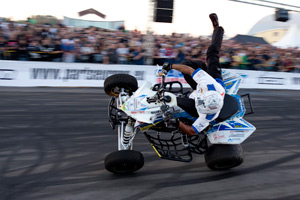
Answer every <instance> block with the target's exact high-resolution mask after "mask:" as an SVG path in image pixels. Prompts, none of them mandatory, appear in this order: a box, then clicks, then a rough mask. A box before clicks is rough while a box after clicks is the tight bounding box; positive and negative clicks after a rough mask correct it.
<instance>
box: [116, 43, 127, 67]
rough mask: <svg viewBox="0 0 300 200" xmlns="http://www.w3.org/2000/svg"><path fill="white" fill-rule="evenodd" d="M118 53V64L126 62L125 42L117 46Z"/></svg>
mask: <svg viewBox="0 0 300 200" xmlns="http://www.w3.org/2000/svg"><path fill="white" fill-rule="evenodd" d="M117 54H118V63H119V64H128V56H129V48H128V47H127V45H126V44H125V43H120V44H119V47H118V48H117Z"/></svg>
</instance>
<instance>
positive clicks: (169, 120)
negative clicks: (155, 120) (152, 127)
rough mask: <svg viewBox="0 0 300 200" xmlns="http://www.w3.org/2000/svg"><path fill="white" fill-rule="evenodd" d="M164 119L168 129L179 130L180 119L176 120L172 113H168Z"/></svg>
mask: <svg viewBox="0 0 300 200" xmlns="http://www.w3.org/2000/svg"><path fill="white" fill-rule="evenodd" d="M163 119H164V122H165V125H166V127H170V128H178V126H179V119H178V118H176V117H174V116H173V115H172V114H171V113H169V112H166V113H165V114H164V115H163Z"/></svg>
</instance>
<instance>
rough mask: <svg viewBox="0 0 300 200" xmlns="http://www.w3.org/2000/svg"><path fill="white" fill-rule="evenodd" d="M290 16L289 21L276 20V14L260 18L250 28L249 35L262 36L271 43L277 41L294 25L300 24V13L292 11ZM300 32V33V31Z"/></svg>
mask: <svg viewBox="0 0 300 200" xmlns="http://www.w3.org/2000/svg"><path fill="white" fill-rule="evenodd" d="M289 17H290V19H289V20H288V21H286V22H279V21H275V16H274V15H268V16H266V17H264V18H262V19H261V20H259V21H258V22H257V23H256V24H255V25H254V26H253V27H252V28H251V29H250V31H249V33H248V35H253V36H257V37H262V38H264V39H265V40H266V41H267V42H268V43H271V44H272V43H274V42H277V41H279V40H280V39H282V38H283V37H284V35H285V34H286V33H287V31H288V30H289V28H290V27H291V26H292V25H294V24H296V25H298V26H300V13H291V14H289ZM298 30H299V29H298ZM298 33H299V34H300V31H299V32H298Z"/></svg>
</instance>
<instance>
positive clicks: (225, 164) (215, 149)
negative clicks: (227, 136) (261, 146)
mask: <svg viewBox="0 0 300 200" xmlns="http://www.w3.org/2000/svg"><path fill="white" fill-rule="evenodd" d="M204 157H205V163H206V165H207V167H208V168H210V169H212V170H216V171H218V170H226V169H230V168H233V167H236V166H239V165H240V164H242V163H243V161H244V152H243V149H242V146H241V145H239V144H237V145H228V144H213V145H211V146H210V147H208V149H207V151H206V153H205V156H204Z"/></svg>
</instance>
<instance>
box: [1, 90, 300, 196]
mask: <svg viewBox="0 0 300 200" xmlns="http://www.w3.org/2000/svg"><path fill="white" fill-rule="evenodd" d="M248 92H249V93H251V97H252V101H253V104H254V109H255V113H254V114H252V115H248V116H246V117H245V119H246V120H248V121H249V122H250V123H252V124H253V125H255V126H256V127H257V130H256V132H254V133H253V135H252V136H250V138H249V139H247V140H246V141H245V142H244V143H243V144H242V146H243V148H244V151H245V162H244V163H243V164H242V165H241V166H239V167H237V168H234V169H231V170H229V171H212V170H210V169H208V168H207V167H206V165H205V163H204V157H203V156H202V155H196V156H194V159H193V161H192V162H190V163H182V162H175V161H168V160H162V159H160V158H158V156H157V155H156V153H155V152H154V151H153V149H152V147H151V146H150V145H149V144H148V142H147V139H146V138H145V137H144V135H143V134H139V135H137V136H136V138H135V145H134V149H135V150H138V151H141V152H142V153H143V155H144V158H145V165H144V167H143V168H142V169H141V170H139V171H137V172H136V173H134V174H132V175H126V176H117V175H114V174H112V173H110V172H108V171H106V170H105V167H104V158H105V156H106V155H107V154H109V153H111V152H113V151H116V150H117V134H116V132H113V131H112V129H111V128H110V125H109V123H108V119H107V104H108V100H109V97H108V96H106V95H105V94H104V92H103V89H102V88H13V87H1V88H0V94H1V103H0V199H1V200H53V199H55V200H97V199H100V200H105V199H109V200H119V199H124V200H136V199H139V200H150V199H151V200H153V199H157V200H160V199H161V200H165V199H176V200H177V199H178V200H179V199H182V200H185V199H239V200H240V199H300V131H299V128H300V123H299V120H300V115H299V113H300V103H299V102H300V91H281V90H240V92H239V93H240V94H244V93H248Z"/></svg>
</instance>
